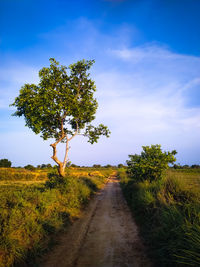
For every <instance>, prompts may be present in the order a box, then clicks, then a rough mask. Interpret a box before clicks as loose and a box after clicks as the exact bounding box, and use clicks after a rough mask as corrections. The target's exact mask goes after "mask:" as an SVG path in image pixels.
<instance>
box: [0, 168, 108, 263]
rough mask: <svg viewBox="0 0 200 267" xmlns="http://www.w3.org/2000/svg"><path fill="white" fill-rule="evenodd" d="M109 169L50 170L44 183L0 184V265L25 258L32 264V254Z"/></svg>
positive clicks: (66, 221)
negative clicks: (85, 171) (61, 173)
mask: <svg viewBox="0 0 200 267" xmlns="http://www.w3.org/2000/svg"><path fill="white" fill-rule="evenodd" d="M92 171H94V170H92ZM111 172H112V170H110V171H109V172H108V171H107V172H106V173H101V172H100V171H99V172H98V173H97V172H96V173H95V174H94V173H93V174H91V173H90V175H89V174H87V175H86V176H82V173H81V172H80V175H79V176H78V175H76V176H73V177H72V176H70V175H68V176H67V177H65V178H64V179H61V178H59V177H58V176H57V175H56V174H55V173H52V174H51V175H49V179H48V180H46V181H43V183H37V182H36V183H34V182H33V181H31V182H30V181H28V180H27V181H25V183H17V181H16V183H13V182H12V183H10V184H9V183H4V184H1V185H0V267H3V266H4V267H5V266H6V267H10V266H13V265H17V266H21V265H22V264H23V263H24V262H26V264H27V265H28V266H34V258H35V257H36V256H38V255H40V254H41V253H43V252H44V250H45V249H47V247H48V244H49V242H50V241H51V237H52V236H53V235H55V234H56V233H57V232H58V231H61V230H62V229H64V228H66V227H67V225H68V224H70V223H72V222H73V220H74V219H75V218H77V217H79V216H80V214H81V208H82V207H83V205H85V204H87V202H88V201H89V199H90V197H91V195H92V194H94V193H95V192H96V191H97V190H99V189H100V188H101V187H102V186H103V184H104V183H105V179H106V177H107V176H108V175H109V174H110V173H111ZM22 173H23V171H22ZM36 181H37V180H36ZM28 182H30V183H28Z"/></svg>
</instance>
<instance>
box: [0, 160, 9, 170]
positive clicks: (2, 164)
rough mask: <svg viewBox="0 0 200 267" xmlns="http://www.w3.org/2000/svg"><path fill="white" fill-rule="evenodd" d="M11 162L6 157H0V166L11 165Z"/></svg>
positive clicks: (6, 166)
mask: <svg viewBox="0 0 200 267" xmlns="http://www.w3.org/2000/svg"><path fill="white" fill-rule="evenodd" d="M11 165H12V163H11V161H9V160H8V159H0V167H5V168H8V167H11Z"/></svg>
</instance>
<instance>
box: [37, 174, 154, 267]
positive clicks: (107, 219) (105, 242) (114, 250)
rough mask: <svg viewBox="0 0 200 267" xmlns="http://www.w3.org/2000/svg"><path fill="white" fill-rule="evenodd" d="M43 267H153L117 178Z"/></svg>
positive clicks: (85, 213)
mask: <svg viewBox="0 0 200 267" xmlns="http://www.w3.org/2000/svg"><path fill="white" fill-rule="evenodd" d="M40 266H41V267H152V266H153V265H152V263H151V262H150V261H149V259H148V258H147V256H146V253H145V248H144V245H143V244H142V241H141V239H140V237H139V235H138V228H137V226H136V224H135V222H134V220H133V218H132V215H131V213H130V210H129V208H128V206H127V204H126V202H125V200H124V198H123V195H122V192H121V188H120V186H119V182H118V180H117V179H116V177H114V176H113V177H110V178H109V179H108V183H107V184H106V186H105V188H104V189H102V190H101V191H100V192H99V193H98V194H97V195H96V196H95V197H94V199H93V200H92V201H91V203H90V204H89V206H88V207H87V209H86V210H85V211H84V213H83V216H82V217H81V218H80V219H78V220H77V221H76V222H75V223H74V224H73V225H72V226H71V227H70V228H69V230H68V232H67V233H64V234H63V236H62V237H59V240H58V245H57V246H56V247H55V248H54V249H53V251H51V252H50V253H49V254H48V255H46V256H45V258H44V260H43V263H42V264H41V265H40Z"/></svg>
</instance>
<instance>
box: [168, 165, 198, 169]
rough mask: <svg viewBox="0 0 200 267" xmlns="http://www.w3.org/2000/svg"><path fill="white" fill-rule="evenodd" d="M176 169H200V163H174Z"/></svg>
mask: <svg viewBox="0 0 200 267" xmlns="http://www.w3.org/2000/svg"><path fill="white" fill-rule="evenodd" d="M172 168H174V169H200V165H198V164H193V165H191V166H190V165H187V164H185V165H181V164H174V165H173V167H172Z"/></svg>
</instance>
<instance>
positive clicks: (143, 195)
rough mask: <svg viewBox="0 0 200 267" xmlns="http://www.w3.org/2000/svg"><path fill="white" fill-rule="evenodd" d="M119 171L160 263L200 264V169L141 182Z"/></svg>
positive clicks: (150, 247)
mask: <svg viewBox="0 0 200 267" xmlns="http://www.w3.org/2000/svg"><path fill="white" fill-rule="evenodd" d="M118 175H119V177H120V179H121V185H122V189H123V192H124V195H125V197H126V199H127V201H128V204H129V206H130V207H131V209H132V211H133V213H134V216H135V217H136V220H137V222H138V223H139V225H140V227H141V234H142V236H143V237H144V239H145V241H146V243H147V244H148V246H149V253H150V255H151V256H152V257H153V258H154V259H155V260H156V266H200V186H199V185H200V171H190V170H181V171H179V170H178V171H175V170H168V172H167V175H166V177H165V178H163V179H162V180H160V181H153V182H149V181H144V182H138V183H136V182H135V183H134V182H133V181H132V180H131V179H130V178H129V177H127V175H126V173H125V171H124V170H122V171H121V172H119V174H118Z"/></svg>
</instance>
